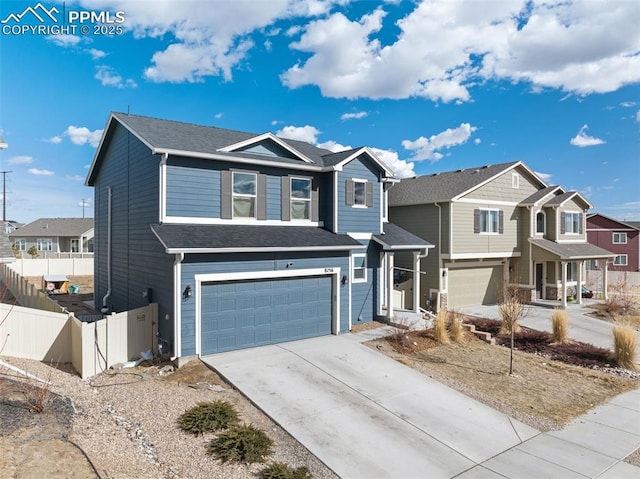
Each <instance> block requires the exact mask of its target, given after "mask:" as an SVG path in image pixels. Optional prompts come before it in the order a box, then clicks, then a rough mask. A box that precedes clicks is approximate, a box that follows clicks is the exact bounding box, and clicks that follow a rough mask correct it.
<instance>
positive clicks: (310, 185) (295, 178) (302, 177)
mask: <svg viewBox="0 0 640 479" xmlns="http://www.w3.org/2000/svg"><path fill="white" fill-rule="evenodd" d="M293 180H304V181H308V182H309V198H308V199H306V198H294V197H293V186H292V183H293ZM256 186H257V185H256ZM312 187H313V180H312V179H311V178H309V177H305V176H292V177H291V178H290V179H289V191H290V195H289V215H290V217H291V221H303V222H305V223H309V222H310V221H311V209H312V208H313V204H312V201H313V200H312V197H313V195H312V191H311V188H312ZM294 200H295V201H306V202H308V203H309V217H308V218H294V217H293V211H292V207H293V202H294Z"/></svg>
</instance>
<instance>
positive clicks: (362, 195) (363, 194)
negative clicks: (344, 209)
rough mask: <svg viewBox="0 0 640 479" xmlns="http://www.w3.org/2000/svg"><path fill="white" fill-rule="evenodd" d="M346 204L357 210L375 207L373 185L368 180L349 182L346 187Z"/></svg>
mask: <svg viewBox="0 0 640 479" xmlns="http://www.w3.org/2000/svg"><path fill="white" fill-rule="evenodd" d="M345 196H346V198H345V200H346V201H345V202H346V204H347V205H349V206H353V207H355V208H367V207H370V206H373V185H372V184H371V182H369V181H367V180H359V179H352V180H347V182H346V187H345Z"/></svg>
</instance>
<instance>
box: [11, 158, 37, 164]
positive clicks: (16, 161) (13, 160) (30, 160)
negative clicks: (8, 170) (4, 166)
mask: <svg viewBox="0 0 640 479" xmlns="http://www.w3.org/2000/svg"><path fill="white" fill-rule="evenodd" d="M7 163H8V164H10V165H29V164H31V163H33V158H32V157H30V156H14V157H13V158H9V161H7Z"/></svg>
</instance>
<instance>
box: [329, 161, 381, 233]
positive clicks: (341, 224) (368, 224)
mask: <svg viewBox="0 0 640 479" xmlns="http://www.w3.org/2000/svg"><path fill="white" fill-rule="evenodd" d="M354 178H357V179H361V180H366V181H368V182H369V183H371V185H372V188H373V206H371V207H367V208H362V207H355V206H350V205H347V201H346V184H347V181H348V180H351V179H354ZM337 188H338V233H373V234H380V233H382V231H380V229H381V226H380V225H381V220H380V218H381V216H380V215H381V203H382V201H381V198H380V172H379V169H378V167H377V166H375V165H373V162H371V161H370V160H368V159H366V158H362V156H360V157H358V158H356V159H354V160H352V161H350V162H349V163H347V164H346V165H345V166H344V168H343V170H342V171H341V172H339V173H338V185H337Z"/></svg>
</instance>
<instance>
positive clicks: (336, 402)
mask: <svg viewBox="0 0 640 479" xmlns="http://www.w3.org/2000/svg"><path fill="white" fill-rule="evenodd" d="M366 338H367V336H366V335H365V336H358V335H352V334H346V335H340V336H326V337H321V338H314V339H306V340H302V341H295V342H290V343H284V344H278V345H273V346H265V347H259V348H253V349H246V350H241V351H233V352H229V353H222V354H216V355H212V356H207V357H203V358H202V359H203V361H205V362H206V363H207V364H209V365H210V366H211V367H213V368H214V369H215V370H216V371H218V372H219V373H220V374H221V375H222V376H224V377H225V378H226V379H227V380H229V381H230V382H231V383H232V384H233V385H234V386H235V387H237V388H238V389H239V390H240V391H242V393H243V394H245V395H246V396H247V397H248V398H249V399H250V400H251V401H253V402H254V403H255V404H256V405H257V406H258V407H259V408H260V409H262V410H263V411H264V412H265V413H266V414H267V415H269V416H270V417H271V418H272V419H274V420H275V421H276V422H277V423H278V424H280V425H281V426H282V427H283V428H284V429H285V430H287V431H288V432H289V433H290V434H291V435H292V436H293V437H295V438H296V439H297V440H298V441H299V442H301V443H302V444H303V445H304V446H305V447H307V449H309V450H310V451H311V452H312V453H313V454H314V455H316V456H317V457H318V458H319V459H320V460H321V461H323V462H324V463H325V464H327V466H329V467H330V468H331V469H332V470H333V471H335V472H336V473H337V474H338V475H339V476H341V477H344V478H367V479H374V478H375V479H378V478H402V479H411V478H426V477H428V478H438V477H454V476H456V475H458V474H460V473H463V472H464V471H467V470H469V469H471V468H473V467H474V466H475V465H476V464H478V463H481V462H483V461H486V460H488V459H490V458H492V457H493V456H495V455H497V454H499V453H501V452H502V451H505V450H507V449H510V448H511V447H513V446H516V445H518V444H520V443H522V442H523V441H525V440H527V439H529V438H531V437H533V436H535V435H536V434H538V431H536V430H534V429H532V428H530V427H529V426H526V425H524V424H522V423H520V422H518V421H516V420H514V419H511V418H509V417H508V416H506V415H504V414H502V413H499V412H497V411H495V410H493V409H491V408H489V407H487V406H485V405H483V404H481V403H479V402H477V401H475V400H473V399H470V398H469V397H467V396H465V395H463V394H461V393H458V392H457V391H454V390H452V389H450V388H448V387H446V386H444V385H442V384H440V383H438V382H436V381H434V380H432V379H430V378H428V377H427V376H425V375H423V374H420V373H419V372H417V371H414V370H413V369H411V368H409V367H406V366H404V365H402V364H399V363H398V362H396V361H394V360H392V359H390V358H388V357H386V356H384V355H383V354H380V353H377V352H375V351H373V350H371V349H370V348H368V347H366V346H364V345H362V344H360V343H359V341H361V340H364V339H366Z"/></svg>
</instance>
